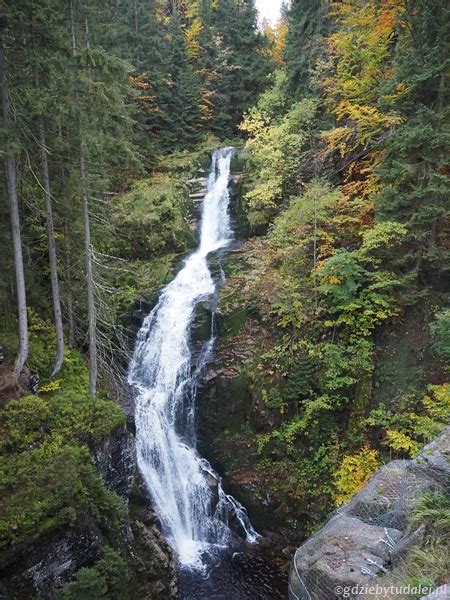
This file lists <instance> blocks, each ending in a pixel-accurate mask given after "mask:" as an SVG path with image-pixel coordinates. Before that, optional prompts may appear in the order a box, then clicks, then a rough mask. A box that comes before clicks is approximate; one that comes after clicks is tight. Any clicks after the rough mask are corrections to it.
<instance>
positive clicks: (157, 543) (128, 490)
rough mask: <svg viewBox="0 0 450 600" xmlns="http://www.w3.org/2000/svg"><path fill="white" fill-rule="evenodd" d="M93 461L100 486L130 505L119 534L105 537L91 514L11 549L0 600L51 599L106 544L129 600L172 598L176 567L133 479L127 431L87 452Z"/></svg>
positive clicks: (0, 580)
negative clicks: (121, 562)
mask: <svg viewBox="0 0 450 600" xmlns="http://www.w3.org/2000/svg"><path fill="white" fill-rule="evenodd" d="M91 456H92V459H93V462H94V464H95V465H96V467H97V470H98V472H99V474H100V476H101V478H102V481H103V484H104V486H105V487H106V488H107V489H109V490H110V491H112V492H114V493H116V494H117V495H119V496H120V497H122V499H123V500H125V502H126V503H127V504H128V505H129V508H128V517H127V518H126V520H125V522H124V524H123V525H122V526H121V528H120V530H119V534H117V528H115V529H114V531H113V530H112V529H111V531H108V527H109V524H108V521H107V519H104V518H103V517H102V515H100V521H101V526H99V522H98V521H96V520H94V518H93V517H92V515H91V514H89V513H88V512H86V513H84V512H83V513H81V514H78V515H77V518H76V520H75V522H74V523H72V524H71V525H70V526H69V527H65V528H61V527H60V528H55V529H53V530H52V531H50V532H48V533H47V534H42V535H40V536H39V537H38V538H37V539H35V540H34V541H33V542H32V543H27V544H23V545H17V546H12V547H11V548H10V549H9V550H8V552H5V553H4V554H3V555H2V561H1V563H0V600H29V599H30V598H34V597H39V598H43V599H49V600H51V599H53V598H55V597H56V595H57V592H58V589H60V588H61V587H63V586H64V585H65V584H67V583H68V582H69V581H70V580H71V579H72V578H73V577H74V575H76V573H77V571H79V570H80V569H81V568H83V567H91V566H93V565H95V563H96V562H97V560H98V559H99V558H101V556H102V549H103V547H104V545H105V544H107V545H112V546H114V548H116V549H117V550H118V551H119V552H120V554H121V555H122V557H123V558H124V559H125V561H126V563H127V571H128V575H129V587H130V590H132V591H133V594H132V595H130V597H136V598H139V599H140V600H154V599H159V598H160V599H161V600H168V599H170V598H175V597H176V593H177V575H176V565H175V561H174V558H173V555H172V552H171V550H170V548H169V546H168V545H167V543H166V542H165V540H164V539H163V536H162V535H161V533H160V531H159V529H158V524H157V521H156V518H155V516H154V514H153V513H152V512H151V510H150V507H149V503H148V500H147V496H146V494H145V492H144V491H143V490H142V489H141V485H140V482H139V479H138V477H137V475H136V452H135V443H134V438H133V436H132V435H131V434H130V433H129V432H128V431H127V429H126V427H119V428H118V429H116V430H115V431H113V432H112V433H111V434H110V435H109V436H108V437H107V438H105V439H103V440H99V441H97V442H96V443H95V444H94V445H93V446H92V447H91ZM129 498H131V500H130V501H129ZM111 527H112V526H111Z"/></svg>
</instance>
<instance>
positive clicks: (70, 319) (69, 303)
mask: <svg viewBox="0 0 450 600" xmlns="http://www.w3.org/2000/svg"><path fill="white" fill-rule="evenodd" d="M64 258H65V261H64V262H65V269H64V271H65V282H66V287H67V291H66V294H65V295H66V309H67V325H68V329H69V346H70V347H71V348H75V317H74V314H73V296H72V259H71V256H70V242H69V227H68V225H67V217H64Z"/></svg>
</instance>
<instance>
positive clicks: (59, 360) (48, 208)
mask: <svg viewBox="0 0 450 600" xmlns="http://www.w3.org/2000/svg"><path fill="white" fill-rule="evenodd" d="M38 129H39V144H40V146H41V165H42V178H43V182H44V193H45V222H46V229H47V241H48V259H49V264H50V282H51V286H52V299H53V314H54V320H55V332H56V356H55V364H54V366H53V370H52V374H51V377H55V375H57V374H58V373H59V371H60V370H61V367H62V364H63V360H64V328H63V321H62V312H61V295H60V291H59V278H58V260H57V257H56V243H55V228H54V224H53V209H52V197H51V192H50V176H49V172H48V156H47V147H46V137H45V128H44V123H43V120H42V119H39V123H38Z"/></svg>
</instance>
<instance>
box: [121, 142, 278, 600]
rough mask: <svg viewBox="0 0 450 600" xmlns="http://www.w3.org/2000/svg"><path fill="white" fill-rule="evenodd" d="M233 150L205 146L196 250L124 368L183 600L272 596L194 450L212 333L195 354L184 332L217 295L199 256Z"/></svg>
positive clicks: (216, 230)
mask: <svg viewBox="0 0 450 600" xmlns="http://www.w3.org/2000/svg"><path fill="white" fill-rule="evenodd" d="M233 154H234V149H233V148H222V149H221V150H217V151H215V152H214V153H213V156H212V164H211V170H210V175H209V178H208V187H207V194H206V196H205V198H204V201H203V205H202V216H201V227H200V238H199V245H198V248H197V250H196V251H195V252H194V253H193V254H191V255H190V256H188V257H187V258H186V259H185V261H184V265H183V267H182V269H181V270H180V271H179V273H178V275H177V276H176V277H175V279H174V280H173V281H172V282H171V283H169V285H167V286H166V287H165V288H164V289H163V290H162V292H161V295H160V298H159V301H158V303H157V305H156V306H155V308H154V309H153V310H152V312H151V313H150V314H149V315H148V317H147V318H146V319H145V320H144V322H143V324H142V327H141V329H140V331H139V333H138V338H137V343H136V348H135V351H134V354H133V357H132V360H131V364H130V369H129V376H128V381H129V383H130V384H131V385H132V386H133V387H134V388H135V390H136V408H135V421H136V446H137V459H138V466H139V469H140V472H141V474H142V477H143V479H144V481H145V484H146V487H147V490H148V492H149V496H150V498H151V501H152V505H153V507H154V509H155V511H156V513H157V515H158V517H159V520H160V522H161V528H162V531H163V534H164V535H165V537H166V539H167V540H168V542H169V543H170V545H171V546H172V548H173V550H174V552H175V553H176V555H177V558H178V561H179V565H180V586H181V590H180V592H181V597H182V598H183V599H184V600H187V599H188V598H193V599H195V600H200V599H203V598H205V599H208V600H212V599H213V598H227V600H232V599H233V600H234V599H240V598H270V599H272V598H277V597H280V596H278V595H277V594H276V593H275V587H274V585H275V584H273V583H272V580H275V579H276V576H275V578H273V577H272V576H271V575H270V567H269V566H268V565H267V568H264V569H261V565H262V564H265V563H264V561H263V559H261V558H259V557H257V556H256V555H255V556H253V554H252V553H250V554H249V553H248V549H249V548H251V547H254V548H257V541H258V538H259V537H260V536H259V535H258V533H257V532H256V531H255V530H254V528H253V526H252V524H251V523H250V521H249V518H248V516H247V512H246V510H245V508H244V507H243V506H242V505H241V504H239V502H238V501H237V500H236V499H235V498H233V497H232V496H230V495H229V494H227V493H225V491H224V489H223V487H222V484H221V480H220V477H219V475H218V474H217V473H216V472H215V471H214V470H213V468H212V467H211V465H210V464H209V463H208V461H207V460H206V459H204V458H202V457H201V456H200V455H199V454H198V452H197V449H196V445H197V444H196V428H195V422H196V414H195V399H196V388H197V384H198V381H199V378H200V375H201V373H202V372H203V368H204V366H205V365H206V363H207V362H208V360H209V359H210V358H211V355H212V350H213V346H214V341H215V340H214V334H213V331H211V336H210V339H209V340H207V341H206V342H205V343H204V345H203V348H202V350H201V352H200V355H197V354H196V356H195V360H194V356H193V353H192V349H191V330H192V326H193V324H194V319H195V311H196V307H197V306H198V305H199V303H201V302H204V301H211V300H212V299H213V298H214V296H215V293H216V282H215V281H214V279H213V277H212V274H211V271H210V269H209V265H208V256H209V255H210V254H211V253H214V252H217V251H218V250H220V249H222V248H225V247H226V246H228V245H229V244H230V242H231V241H232V231H231V224H230V216H229V212H228V208H229V200H230V193H229V182H230V164H231V159H232V157H233ZM255 561H256V562H255ZM258 571H260V572H261V571H262V574H260V575H258V576H256V575H255V573H256V572H258ZM271 577H272V579H271ZM224 586H225V588H224ZM281 597H282V596H281Z"/></svg>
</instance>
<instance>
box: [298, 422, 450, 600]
mask: <svg viewBox="0 0 450 600" xmlns="http://www.w3.org/2000/svg"><path fill="white" fill-rule="evenodd" d="M426 493H428V494H430V493H434V494H440V495H442V496H440V497H447V498H448V497H449V494H450V428H448V429H446V430H445V431H444V432H443V433H442V434H441V435H440V436H439V437H438V438H437V439H436V440H435V441H434V442H432V443H430V444H428V445H427V446H425V447H424V448H423V450H422V451H421V452H420V453H419V454H418V456H417V457H415V458H414V459H412V460H395V461H392V462H390V463H387V464H386V465H384V466H383V467H382V468H381V469H379V470H378V471H376V473H375V474H374V475H373V476H372V478H371V479H370V481H369V482H368V484H367V485H366V486H365V487H364V489H363V490H362V491H361V492H359V493H358V494H356V495H355V496H354V497H353V498H352V500H351V501H350V502H349V503H348V504H346V505H345V506H343V507H342V508H340V509H339V510H338V511H337V512H336V513H335V514H334V515H333V516H332V517H331V519H330V520H329V521H328V522H327V523H326V525H325V526H324V527H323V528H322V529H320V531H318V532H317V533H316V534H315V535H314V536H312V537H311V538H310V539H309V540H308V541H306V542H305V543H304V544H302V545H301V546H300V547H299V548H298V550H297V551H296V553H295V557H294V559H293V563H292V569H291V574H290V586H289V589H290V598H291V599H292V600H296V599H301V600H303V599H305V600H306V599H308V600H334V599H336V600H337V599H339V598H343V597H347V598H370V597H371V595H370V592H369V591H366V588H370V587H374V586H376V585H377V584H378V585H380V586H383V588H386V589H387V588H389V587H390V586H391V585H405V586H406V585H407V584H408V569H407V564H408V559H409V557H410V554H411V552H412V551H413V549H414V548H419V547H421V546H423V547H427V545H428V544H429V543H432V539H431V535H430V532H429V529H428V527H427V523H426V522H425V521H426V520H425V519H420V518H419V519H417V518H416V519H413V514H414V510H415V507H416V506H417V502H418V501H420V499H421V498H423V496H424V494H426ZM447 525H448V524H447ZM439 552H440V553H441V555H442V557H444V556H445V552H446V549H445V547H440V549H439ZM444 560H445V559H444ZM416 575H418V573H416ZM441 583H445V582H442V581H438V582H432V581H428V582H426V581H424V582H422V584H423V587H422V588H421V592H420V596H422V595H423V596H425V595H427V592H429V591H431V587H433V584H434V585H437V584H441ZM409 584H410V585H411V581H409ZM413 587H414V584H413ZM415 587H416V588H418V583H417V582H416V586H415ZM361 589H364V590H365V591H363V592H362V593H361V591H358V590H361ZM344 593H345V594H347V595H345V596H344V595H343V594H344ZM387 597H389V596H387ZM414 597H418V596H417V595H416V596H414ZM438 597H440V598H441V597H442V598H446V597H447V596H438Z"/></svg>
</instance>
